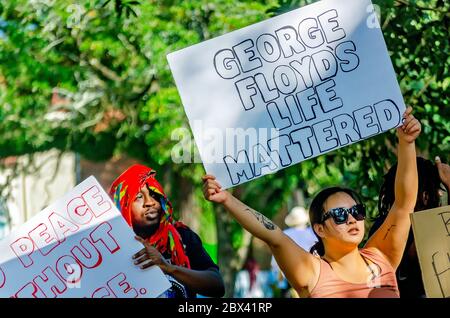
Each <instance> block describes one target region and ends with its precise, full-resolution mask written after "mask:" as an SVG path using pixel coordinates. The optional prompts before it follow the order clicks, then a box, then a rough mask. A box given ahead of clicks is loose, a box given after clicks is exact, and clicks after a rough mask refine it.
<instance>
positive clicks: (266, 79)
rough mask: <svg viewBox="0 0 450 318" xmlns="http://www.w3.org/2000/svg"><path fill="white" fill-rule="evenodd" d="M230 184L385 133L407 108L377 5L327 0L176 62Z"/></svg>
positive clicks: (206, 157)
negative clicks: (389, 52) (388, 50)
mask: <svg viewBox="0 0 450 318" xmlns="http://www.w3.org/2000/svg"><path fill="white" fill-rule="evenodd" d="M167 58H168V61H169V65H170V68H171V70H172V74H173V76H174V79H175V82H176V85H177V88H178V91H179V94H180V96H181V100H182V103H183V106H184V108H185V111H186V114H187V116H188V119H189V123H190V126H191V129H192V132H193V135H194V138H195V141H196V144H197V147H198V150H199V153H200V157H201V160H202V162H203V164H204V167H205V170H206V172H207V173H209V174H213V175H215V176H216V177H217V179H218V181H219V182H220V183H221V185H222V186H223V188H225V189H226V188H229V187H232V186H235V185H238V184H240V183H244V182H247V181H249V180H252V179H255V178H258V177H260V176H262V175H265V174H268V173H273V172H275V171H278V170H280V169H283V168H286V167H288V166H290V165H293V164H296V163H298V162H301V161H303V160H306V159H309V158H313V157H315V156H318V155H321V154H323V153H326V152H329V151H332V150H334V149H337V148H340V147H343V146H347V145H350V144H352V143H355V142H358V141H360V140H363V139H366V138H369V137H371V136H374V135H377V134H380V133H382V132H384V131H387V130H389V129H391V128H394V127H397V126H399V125H400V124H401V115H402V113H403V112H404V109H405V105H404V101H403V97H402V95H401V92H400V88H399V85H398V83H397V80H396V76H395V72H394V69H393V66H392V63H391V60H390V58H389V55H388V52H387V49H386V44H385V42H384V39H383V35H382V32H381V29H380V26H379V23H378V20H377V17H376V14H375V12H374V10H373V6H372V3H371V1H370V0H345V1H343V0H323V1H318V2H316V3H314V4H311V5H308V6H305V7H302V8H300V9H297V10H294V11H291V12H288V13H285V14H282V15H280V16H277V17H274V18H271V19H268V20H266V21H263V22H260V23H257V24H254V25H251V26H248V27H245V28H243V29H240V30H237V31H233V32H231V33H228V34H225V35H223V36H219V37H217V38H214V39H212V40H208V41H205V42H202V43H200V44H197V45H194V46H191V47H188V48H185V49H182V50H180V51H176V52H173V53H171V54H169V55H168V56H167Z"/></svg>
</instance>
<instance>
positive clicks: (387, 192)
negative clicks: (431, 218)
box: [378, 157, 441, 217]
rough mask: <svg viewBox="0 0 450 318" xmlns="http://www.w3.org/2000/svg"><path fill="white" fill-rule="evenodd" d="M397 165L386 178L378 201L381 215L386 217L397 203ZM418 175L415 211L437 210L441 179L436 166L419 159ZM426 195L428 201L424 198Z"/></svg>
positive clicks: (429, 161) (428, 161)
mask: <svg viewBox="0 0 450 318" xmlns="http://www.w3.org/2000/svg"><path fill="white" fill-rule="evenodd" d="M396 172H397V164H395V165H393V166H392V167H391V169H389V171H388V172H387V173H386V175H385V176H384V182H383V185H382V186H381V189H380V192H379V193H380V194H379V200H378V211H379V215H380V216H382V217H385V216H386V215H387V214H388V213H389V210H390V209H391V207H392V205H393V204H394V201H395V174H396ZM417 173H418V176H419V189H418V191H417V201H416V206H415V208H414V211H420V210H426V209H431V208H436V207H438V206H439V200H440V198H439V188H440V184H441V179H440V177H439V171H438V169H437V167H436V165H435V164H434V163H433V162H432V161H431V160H426V159H424V158H422V157H417ZM424 194H426V200H425V198H424Z"/></svg>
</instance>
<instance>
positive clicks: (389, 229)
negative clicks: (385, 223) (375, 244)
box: [383, 224, 395, 241]
mask: <svg viewBox="0 0 450 318" xmlns="http://www.w3.org/2000/svg"><path fill="white" fill-rule="evenodd" d="M394 226H395V224H394V225H391V226H390V227H389V228H388V230H387V232H386V235H385V236H384V237H383V241H384V240H385V239H386V237H387V236H388V234H389V232H390V231H391V229H392V228H393V227H394Z"/></svg>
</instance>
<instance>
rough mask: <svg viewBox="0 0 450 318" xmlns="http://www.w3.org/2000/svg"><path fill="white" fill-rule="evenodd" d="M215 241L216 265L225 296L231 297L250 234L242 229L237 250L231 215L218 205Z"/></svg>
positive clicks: (216, 209)
mask: <svg viewBox="0 0 450 318" xmlns="http://www.w3.org/2000/svg"><path fill="white" fill-rule="evenodd" d="M214 211H215V215H216V227H217V242H218V257H217V261H218V263H219V264H218V265H219V268H220V272H221V273H222V277H223V280H224V283H225V296H224V297H226V298H231V297H233V293H234V281H235V278H236V273H237V272H238V271H239V270H240V269H241V268H242V264H243V262H244V260H245V257H246V256H247V252H248V247H249V244H250V239H251V234H250V233H249V232H247V231H245V230H244V237H243V244H242V246H241V247H240V248H239V250H237V251H236V250H235V249H234V248H233V236H232V222H233V218H232V216H231V215H230V214H229V213H228V212H227V211H225V209H224V208H223V207H222V206H221V205H220V206H216V208H215V210H214Z"/></svg>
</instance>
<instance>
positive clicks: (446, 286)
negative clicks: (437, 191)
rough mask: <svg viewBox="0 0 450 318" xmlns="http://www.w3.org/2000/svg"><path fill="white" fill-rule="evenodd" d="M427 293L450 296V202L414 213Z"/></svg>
mask: <svg viewBox="0 0 450 318" xmlns="http://www.w3.org/2000/svg"><path fill="white" fill-rule="evenodd" d="M411 222H412V227H413V232H414V243H415V245H416V250H417V255H418V257H419V263H420V268H421V271H422V279H423V284H424V287H425V293H426V295H427V297H429V298H431V297H433V298H449V297H450V206H444V207H440V208H436V209H431V210H425V211H420V212H415V213H412V214H411Z"/></svg>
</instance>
